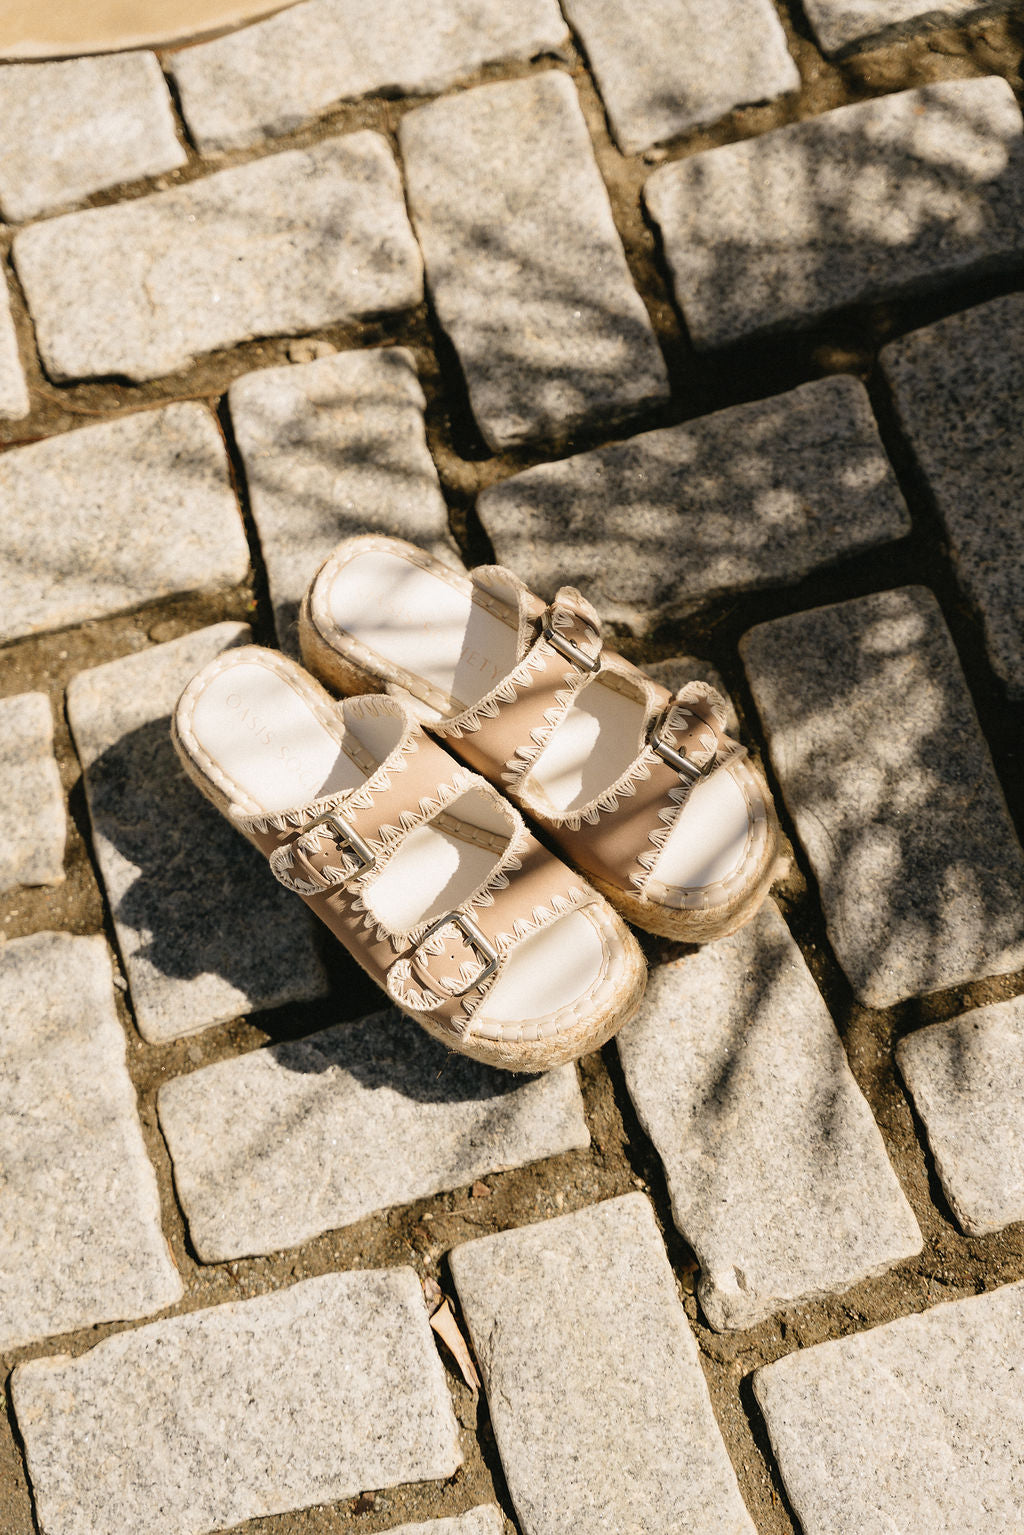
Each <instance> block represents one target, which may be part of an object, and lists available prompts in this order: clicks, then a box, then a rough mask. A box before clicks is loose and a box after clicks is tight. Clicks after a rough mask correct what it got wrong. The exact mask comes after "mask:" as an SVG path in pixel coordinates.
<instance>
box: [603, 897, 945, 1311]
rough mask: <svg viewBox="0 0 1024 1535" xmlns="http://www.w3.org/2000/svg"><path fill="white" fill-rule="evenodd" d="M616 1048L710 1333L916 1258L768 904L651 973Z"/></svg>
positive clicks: (894, 1186)
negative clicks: (688, 1252) (691, 1260)
mask: <svg viewBox="0 0 1024 1535" xmlns="http://www.w3.org/2000/svg"><path fill="white" fill-rule="evenodd" d="M618 1048H619V1055H620V1057H621V1060H622V1066H623V1071H624V1073H625V1077H626V1085H627V1087H628V1088H629V1095H630V1097H631V1098H632V1100H633V1103H634V1106H635V1108H636V1111H637V1114H638V1115H639V1118H640V1123H641V1124H642V1125H643V1127H644V1129H645V1130H646V1131H647V1133H648V1135H649V1136H650V1137H651V1140H652V1141H653V1142H654V1145H655V1147H656V1149H657V1151H658V1154H659V1156H660V1157H661V1160H662V1162H663V1163H664V1166H665V1174H666V1177H667V1179H668V1187H669V1193H670V1195H671V1198H672V1213H673V1216H674V1218H675V1222H676V1225H677V1226H678V1227H679V1229H680V1231H681V1232H682V1233H683V1235H684V1236H685V1237H686V1240H687V1241H688V1242H689V1244H690V1246H691V1247H692V1248H693V1250H694V1252H695V1253H696V1255H697V1258H698V1260H699V1262H700V1266H701V1277H700V1282H699V1286H698V1294H699V1298H700V1303H701V1305H702V1307H703V1309H704V1313H705V1315H706V1316H707V1318H708V1321H709V1322H710V1323H711V1325H712V1327H716V1328H719V1329H724V1328H733V1327H752V1326H754V1324H755V1323H757V1322H759V1321H761V1320H762V1319H763V1318H764V1317H766V1316H770V1315H771V1313H772V1312H773V1311H778V1310H779V1309H780V1308H782V1307H783V1306H787V1305H791V1304H793V1303H796V1302H800V1301H805V1300H810V1299H813V1298H815V1297H817V1296H821V1295H827V1294H831V1293H834V1292H836V1291H838V1290H844V1289H847V1288H849V1286H850V1285H852V1284H856V1283H857V1282H858V1281H859V1280H861V1279H867V1278H870V1277H871V1276H872V1275H875V1274H880V1273H883V1272H884V1271H885V1270H886V1269H887V1268H890V1267H891V1266H892V1264H894V1263H898V1262H899V1261H900V1260H901V1259H902V1258H909V1257H911V1256H912V1255H913V1254H914V1253H917V1252H920V1250H921V1246H922V1238H921V1232H920V1229H919V1227H918V1224H917V1221H916V1220H915V1219H914V1215H913V1212H912V1211H911V1209H910V1206H909V1205H908V1203H907V1201H906V1199H905V1197H904V1195H903V1191H902V1190H901V1188H900V1186H899V1183H898V1182H897V1180H896V1176H895V1174H894V1172H893V1170H892V1168H891V1166H890V1165H889V1159H888V1157H887V1156H886V1153H885V1147H884V1145H883V1142H882V1137H881V1135H880V1134H879V1132H878V1127H877V1125H876V1124H875V1122H874V1119H873V1118H872V1115H871V1110H870V1109H869V1108H868V1105H867V1102H866V1100H865V1099H864V1096H863V1094H862V1093H861V1091H860V1088H859V1087H858V1086H857V1084H856V1082H855V1081H854V1077H853V1073H852V1072H851V1070H850V1067H849V1064H848V1062H847V1059H846V1052H845V1051H844V1049H843V1047H842V1044H841V1042H840V1039H839V1035H838V1034H837V1032H836V1029H835V1026H834V1024H833V1022H832V1019H831V1018H830V1017H829V1014H828V1011H827V1009H826V1007H825V1004H824V1002H823V1001H822V998H821V995H820V993H819V991H818V988H817V987H816V986H815V984H814V980H813V978H812V976H811V974H810V971H809V970H808V969H807V966H806V965H805V963H804V960H803V956H802V955H801V953H800V950H799V949H798V948H797V945H796V944H795V943H794V941H793V939H792V938H791V937H790V934H789V930H788V928H787V927H786V924H785V923H784V922H783V920H782V918H781V916H780V915H779V913H778V910H777V908H776V907H775V906H774V904H772V903H769V904H768V905H767V906H765V907H764V908H763V910H762V911H761V912H760V913H759V915H758V916H757V917H756V918H755V919H754V921H753V922H750V923H748V924H747V926H746V927H744V928H742V929H741V930H740V931H739V932H738V933H736V934H735V935H734V936H733V937H731V938H724V939H722V940H721V941H720V942H718V943H714V944H707V945H706V946H705V947H704V948H703V949H701V950H700V951H699V953H697V954H695V955H693V956H691V957H690V958H688V959H681V960H676V961H674V962H673V963H671V964H667V965H660V966H658V967H657V968H655V969H653V970H652V971H651V976H650V980H649V982H648V986H647V994H646V996H645V998H644V1002H643V1005H642V1007H641V1009H640V1012H639V1014H638V1015H637V1017H636V1018H635V1019H634V1020H633V1022H632V1023H630V1024H627V1026H626V1028H624V1029H623V1030H622V1031H621V1033H620V1034H619V1036H618Z"/></svg>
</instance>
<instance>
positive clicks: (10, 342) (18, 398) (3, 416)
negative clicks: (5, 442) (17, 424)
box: [0, 278, 31, 421]
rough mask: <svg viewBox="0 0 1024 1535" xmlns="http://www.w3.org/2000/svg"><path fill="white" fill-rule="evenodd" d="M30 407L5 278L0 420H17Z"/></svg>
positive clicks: (0, 312)
mask: <svg viewBox="0 0 1024 1535" xmlns="http://www.w3.org/2000/svg"><path fill="white" fill-rule="evenodd" d="M30 409H31V401H30V400H29V395H28V384H27V383H26V380H25V369H24V367H23V366H22V361H21V355H20V353H19V351H18V337H17V333H16V332H15V329H14V317H13V315H12V314H11V301H10V296H9V293H8V289H7V280H6V278H4V281H3V282H2V283H0V421H20V420H21V418H22V416H27V415H28V413H29V411H30Z"/></svg>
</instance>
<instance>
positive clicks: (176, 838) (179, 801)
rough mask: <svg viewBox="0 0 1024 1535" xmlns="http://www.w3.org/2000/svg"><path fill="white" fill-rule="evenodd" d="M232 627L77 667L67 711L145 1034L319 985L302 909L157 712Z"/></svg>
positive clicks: (233, 636) (177, 1029) (239, 637)
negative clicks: (191, 768)
mask: <svg viewBox="0 0 1024 1535" xmlns="http://www.w3.org/2000/svg"><path fill="white" fill-rule="evenodd" d="M249 638H250V636H249V630H248V628H247V627H246V625H244V624H231V623H227V624H217V625H215V626H214V627H213V628H212V629H202V630H200V631H199V632H198V633H196V634H189V635H186V636H185V638H184V639H180V640H172V641H171V642H170V643H169V644H166V645H157V646H154V647H153V648H152V649H150V650H144V651H142V652H141V653H139V654H137V655H131V656H124V657H123V658H122V659H121V660H119V661H109V662H107V664H106V665H105V666H97V667H95V668H94V669H93V670H91V671H86V672H79V674H78V676H77V677H75V678H74V679H73V680H72V682H71V685H70V687H69V688H68V718H69V720H70V722H71V729H72V732H73V734H74V738H75V745H76V747H77V749H78V754H79V757H80V758H81V760H82V767H83V770H84V774H85V791H86V798H87V800H88V805H89V815H90V818H91V820H92V827H93V840H94V845H95V848H96V857H97V860H98V862H99V866H100V873H101V874H102V876H103V882H104V885H105V886H106V891H107V897H108V899H109V901H110V908H111V912H112V915H113V919H114V928H115V930H116V932H117V938H118V943H119V945H120V949H121V956H122V959H123V961H124V966H125V974H126V975H127V978H128V985H129V990H130V992H131V999H132V1006H133V1008H134V1011H135V1019H136V1022H137V1024H138V1027H139V1032H140V1033H141V1034H142V1036H143V1038H144V1039H148V1040H150V1041H151V1042H153V1043H157V1044H159V1043H162V1042H163V1041H164V1040H168V1039H177V1038H178V1037H179V1036H180V1035H182V1034H194V1033H197V1032H198V1031H199V1030H200V1029H205V1028H208V1027H209V1026H210V1025H211V1024H214V1023H223V1022H225V1021H226V1020H227V1019H229V1018H235V1017H237V1016H238V1014H239V1013H244V1012H248V1011H250V1010H252V1009H256V1008H261V1007H275V1006H277V1005H279V1004H281V1003H284V1002H293V1001H296V1000H303V999H305V998H309V997H314V996H320V995H322V994H323V993H324V991H325V990H326V984H327V983H326V978H325V976H324V973H323V969H322V967H321V965H320V962H319V960H318V958H317V955H316V950H315V947H314V943H313V932H312V921H311V918H310V916H309V914H308V912H307V911H306V909H305V907H304V906H303V905H302V903H301V902H300V901H298V900H297V899H295V898H294V897H293V896H292V895H291V894H290V892H289V891H286V890H285V889H284V888H283V887H282V886H281V885H279V884H278V883H277V881H276V880H275V879H274V876H273V875H272V874H271V872H270V870H269V868H268V867H267V865H266V862H265V861H264V859H263V858H261V857H260V855H259V853H257V852H256V850H255V849H254V848H253V847H251V846H250V845H249V844H248V843H247V842H246V841H245V840H244V838H243V837H242V836H241V835H240V834H239V833H238V832H237V831H235V829H234V828H233V827H232V826H229V825H228V823H227V821H226V820H225V819H224V817H223V816H222V815H220V814H219V813H218V812H217V811H216V810H214V808H213V807H212V805H210V804H209V803H208V802H207V801H206V800H205V799H204V798H203V797H202V795H201V794H200V793H199V791H198V789H197V788H196V787H195V786H194V784H192V783H190V782H189V780H188V779H187V778H186V777H185V774H184V772H183V771H182V769H181V766H180V764H179V762H178V759H177V757H176V756H175V753H174V748H173V747H172V745H171V739H170V716H171V712H172V710H173V708H174V705H175V703H176V702H177V700H178V696H179V694H180V693H181V691H182V689H183V688H184V687H185V685H186V683H187V682H188V681H189V680H190V679H191V678H192V677H193V676H194V675H195V673H196V672H197V671H198V670H199V668H200V667H201V666H205V665H206V663H207V662H208V661H212V660H213V659H214V657H215V656H218V655H220V653H221V652H222V651H223V650H226V649H228V648H229V647H230V646H232V645H238V644H244V643H246V642H247V641H248V640H249Z"/></svg>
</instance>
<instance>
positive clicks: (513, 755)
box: [434, 586, 601, 787]
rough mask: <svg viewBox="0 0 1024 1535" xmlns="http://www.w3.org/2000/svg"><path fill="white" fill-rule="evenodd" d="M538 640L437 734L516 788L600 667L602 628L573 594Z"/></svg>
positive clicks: (559, 597) (557, 603) (563, 596)
mask: <svg viewBox="0 0 1024 1535" xmlns="http://www.w3.org/2000/svg"><path fill="white" fill-rule="evenodd" d="M539 624H540V632H539V634H538V635H537V637H536V639H535V640H534V642H533V644H532V645H531V646H530V648H529V649H528V650H527V651H526V654H525V655H524V656H523V657H522V658H521V659H520V661H519V662H518V663H517V665H516V666H515V667H514V668H513V670H512V671H511V672H510V673H509V674H508V676H507V677H504V678H502V680H501V682H499V683H498V685H497V687H495V688H492V690H491V691H490V692H489V693H486V694H485V695H484V697H483V698H481V699H479V700H478V701H477V702H476V703H475V704H474V705H473V706H472V708H470V709H465V710H463V712H462V713H461V714H457V715H455V717H454V718H452V719H450V720H446V721H443V722H442V723H440V724H438V725H436V726H435V727H434V731H435V734H436V735H438V736H439V737H440V738H441V739H442V740H447V739H452V740H457V741H458V742H459V745H458V753H459V756H460V757H462V758H463V759H464V760H465V761H466V762H468V763H469V764H470V766H472V767H474V768H476V770H477V771H478V772H480V773H483V774H484V775H485V776H486V777H488V778H490V779H492V780H493V781H495V782H502V783H505V784H508V785H509V786H510V787H514V786H515V784H517V783H518V782H519V780H520V779H522V778H523V777H524V776H525V775H526V774H527V773H528V772H529V770H530V767H531V766H532V765H533V763H534V761H535V760H536V758H537V757H538V756H539V755H540V752H541V750H542V749H543V747H544V745H545V744H546V742H547V741H548V739H549V738H550V736H551V735H552V733H553V731H554V730H555V729H556V728H557V726H558V725H559V724H560V723H561V721H562V720H563V719H564V718H565V716H566V714H567V713H568V712H569V709H570V708H571V706H572V702H573V699H574V698H575V696H576V694H577V693H578V692H579V691H580V689H581V688H582V687H584V686H585V685H586V684H587V683H588V682H589V681H590V679H591V678H592V677H593V676H594V675H595V673H596V672H597V671H598V670H599V669H600V665H601V621H600V619H599V618H598V616H597V613H596V612H595V610H594V609H593V608H592V607H591V605H590V603H589V602H587V601H586V600H585V599H584V598H583V597H581V596H580V594H579V592H578V591H577V590H576V589H575V587H572V586H563V587H561V588H560V589H559V591H558V592H557V593H556V595H555V598H554V601H553V602H552V603H551V604H550V605H549V606H548V607H547V608H546V609H545V610H544V613H543V615H542V616H541V618H540V620H539Z"/></svg>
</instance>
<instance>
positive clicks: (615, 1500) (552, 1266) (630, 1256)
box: [451, 1194, 754, 1535]
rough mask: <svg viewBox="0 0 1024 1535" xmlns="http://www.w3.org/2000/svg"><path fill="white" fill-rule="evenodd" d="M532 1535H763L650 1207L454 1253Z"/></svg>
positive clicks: (564, 1220)
mask: <svg viewBox="0 0 1024 1535" xmlns="http://www.w3.org/2000/svg"><path fill="white" fill-rule="evenodd" d="M451 1267H452V1273H453V1275H454V1277H455V1283H456V1285H457V1287H458V1292H459V1300H460V1302H461V1305H462V1311H463V1315H464V1316H465V1318H466V1321H467V1323H468V1324H469V1329H470V1333H471V1334H472V1339H473V1347H474V1350H475V1352H476V1357H477V1360H478V1362H479V1364H480V1369H481V1372H482V1374H483V1378H484V1385H485V1388H486V1391H487V1399H488V1405H489V1407H490V1412H491V1423H492V1425H493V1428H494V1437H495V1441H496V1443H497V1446H498V1451H499V1454H500V1455H501V1462H502V1466H503V1468H504V1471H505V1478H506V1481H507V1482H508V1489H509V1492H510V1494H511V1496H512V1501H513V1503H514V1504H515V1510H516V1515H517V1518H518V1520H519V1524H520V1527H521V1528H522V1531H523V1535H565V1531H567V1530H573V1531H577V1530H578V1531H589V1530H594V1531H596V1530H623V1531H625V1530H630V1531H632V1530H636V1531H641V1530H642V1531H643V1532H644V1535H678V1532H679V1531H680V1530H700V1531H701V1535H753V1531H754V1526H753V1524H752V1523H751V1521H750V1518H749V1516H748V1514H747V1511H746V1509H745V1508H744V1506H743V1502H742V1500H741V1498H740V1494H739V1489H738V1488H737V1486H736V1478H735V1473H734V1472H733V1469H732V1466H731V1465H730V1463H729V1459H728V1456H727V1455H726V1453H725V1446H724V1445H723V1443H722V1440H721V1436H720V1434H719V1431H718V1425H717V1424H716V1422H715V1419H714V1416H713V1414H712V1411H711V1401H710V1398H709V1396H708V1388H707V1386H706V1384H705V1381H704V1375H703V1372H702V1370H701V1367H700V1361H699V1358H698V1355H697V1345H696V1343H695V1342H694V1338H693V1334H692V1333H691V1331H690V1327H689V1323H688V1322H687V1320H686V1314H685V1312H684V1311H683V1308H682V1306H681V1305H680V1303H679V1294H678V1291H677V1289H676V1281H675V1278H674V1276H673V1274H672V1270H671V1268H670V1267H669V1263H668V1258H667V1256H666V1253H665V1249H664V1246H663V1245H662V1241H661V1236H660V1234H659V1232H658V1228H657V1225H656V1224H655V1220H654V1215H653V1212H652V1210H651V1207H650V1204H649V1203H648V1201H647V1200H646V1199H645V1198H644V1196H643V1195H641V1194H627V1195H625V1196H624V1197H623V1198H620V1199H612V1200H609V1201H607V1202H606V1203H604V1204H599V1205H594V1206H591V1207H590V1208H589V1209H585V1210H581V1211H579V1212H578V1213H576V1214H575V1215H563V1216H559V1217H557V1218H556V1219H554V1220H550V1221H544V1222H542V1223H541V1224H540V1225H538V1226H525V1227H520V1229H519V1230H518V1231H505V1232H502V1233H501V1234H500V1235H498V1236H492V1237H483V1238H481V1239H480V1240H479V1241H475V1242H467V1243H464V1244H463V1245H462V1246H460V1247H456V1248H455V1249H454V1251H453V1252H452V1254H451Z"/></svg>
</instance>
